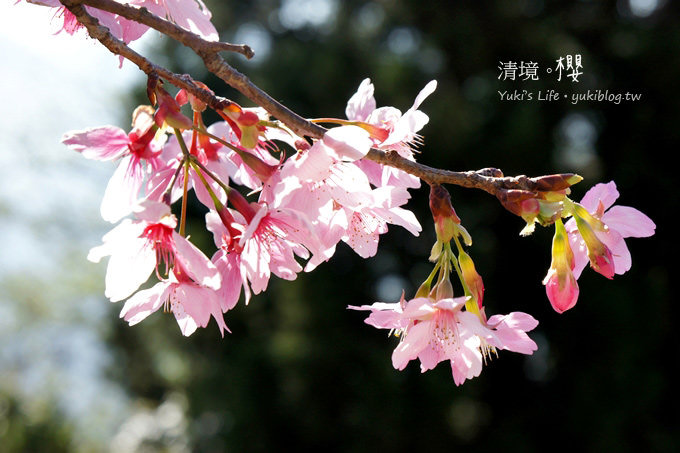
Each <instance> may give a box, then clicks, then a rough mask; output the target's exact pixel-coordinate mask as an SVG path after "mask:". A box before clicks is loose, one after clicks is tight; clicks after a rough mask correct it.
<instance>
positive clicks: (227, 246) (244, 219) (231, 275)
mask: <svg viewBox="0 0 680 453" xmlns="http://www.w3.org/2000/svg"><path fill="white" fill-rule="evenodd" d="M253 206H254V208H253V211H252V212H250V213H248V215H247V216H244V215H242V214H240V213H239V212H238V211H234V210H226V211H225V212H222V215H220V214H218V213H216V212H214V211H213V212H210V213H208V214H207V215H206V224H207V227H208V229H209V230H210V231H212V233H213V235H214V239H215V244H216V245H217V246H218V247H219V250H218V251H217V252H216V253H215V255H214V256H213V259H212V261H213V263H214V264H215V266H217V268H218V269H219V270H220V272H221V273H222V279H223V280H224V281H225V282H229V283H230V284H229V285H227V286H224V287H223V290H222V295H223V296H224V298H225V302H223V309H230V308H232V307H233V306H234V305H235V304H236V302H237V301H238V297H239V295H240V290H241V287H243V290H244V293H245V298H246V303H248V301H249V300H250V291H251V290H252V292H253V293H254V294H258V293H260V292H262V291H264V290H265V289H266V288H267V285H268V283H269V279H270V277H271V274H272V273H273V274H274V275H276V276H277V277H279V278H282V279H285V280H294V279H295V278H296V277H297V274H298V273H299V272H300V271H302V266H301V265H300V263H298V261H297V260H296V256H297V257H300V258H303V259H306V258H309V256H310V251H311V252H312V253H318V252H317V250H318V249H319V242H318V239H317V237H316V235H315V234H314V232H313V228H312V226H311V224H310V223H309V221H308V220H307V219H306V218H305V216H304V215H303V214H302V213H300V212H297V211H294V210H289V209H282V208H279V209H270V208H269V206H268V205H267V204H266V203H262V204H253Z"/></svg>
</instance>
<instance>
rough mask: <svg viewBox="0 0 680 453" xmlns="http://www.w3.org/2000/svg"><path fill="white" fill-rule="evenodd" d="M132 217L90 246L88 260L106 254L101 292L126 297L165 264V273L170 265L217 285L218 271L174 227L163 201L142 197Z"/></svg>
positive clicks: (113, 299) (203, 282)
mask: <svg viewBox="0 0 680 453" xmlns="http://www.w3.org/2000/svg"><path fill="white" fill-rule="evenodd" d="M135 216H136V217H137V219H136V220H131V219H125V220H123V221H122V222H121V223H120V224H119V225H118V226H116V227H115V228H114V229H112V230H111V231H109V232H108V233H107V234H106V235H105V236H104V238H103V242H104V243H103V244H102V245H100V246H98V247H95V248H93V249H92V250H90V253H89V255H88V257H87V258H88V260H90V261H92V262H95V263H98V262H99V261H100V260H101V259H102V258H103V257H105V256H110V259H109V264H108V268H107V271H106V290H105V295H106V297H108V298H109V299H110V300H111V302H117V301H120V300H123V299H126V298H127V297H129V296H130V295H131V294H132V293H133V292H135V291H136V290H137V289H138V288H139V286H140V285H141V284H142V283H144V282H146V281H147V280H148V278H149V276H150V275H151V273H152V272H153V271H154V269H155V270H156V273H157V276H158V277H159V278H161V279H162V278H163V276H162V275H161V274H162V272H161V269H160V266H161V265H162V264H165V273H166V274H167V273H168V272H169V270H170V269H171V268H173V267H174V266H181V268H182V269H184V273H186V274H187V275H188V276H190V277H191V279H192V280H193V281H194V282H196V283H198V284H200V285H202V286H205V287H209V288H214V289H218V288H219V285H220V275H219V273H218V271H217V269H216V268H215V266H214V265H213V264H212V263H211V262H210V260H208V258H207V257H206V256H205V255H204V254H203V252H201V251H200V250H199V249H198V248H196V246H194V245H193V244H192V243H191V242H189V241H188V240H187V239H186V238H185V237H183V236H181V235H179V234H178V233H177V232H176V231H175V230H174V229H175V227H176V226H177V219H176V218H175V216H174V215H172V214H171V213H170V207H169V206H168V205H166V204H163V203H158V202H153V201H144V202H142V203H140V204H139V205H138V206H137V207H136V208H135Z"/></svg>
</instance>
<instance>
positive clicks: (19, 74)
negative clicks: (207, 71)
mask: <svg viewBox="0 0 680 453" xmlns="http://www.w3.org/2000/svg"><path fill="white" fill-rule="evenodd" d="M53 14H54V13H53V10H51V9H50V8H45V7H41V6H36V5H29V4H26V3H23V2H22V3H18V4H15V2H14V1H13V0H11V1H3V2H0V62H1V63H0V64H1V65H2V81H3V84H2V86H1V87H0V96H1V97H2V99H3V101H4V102H3V103H2V106H1V107H0V137H2V138H1V139H0V168H2V169H3V174H4V176H3V177H2V178H0V237H1V238H3V241H2V246H1V247H0V407H2V406H3V403H6V402H3V401H1V400H2V399H3V394H4V395H11V396H12V397H13V398H14V399H15V400H16V401H18V403H19V404H20V410H21V411H22V412H23V414H24V415H25V416H26V417H27V419H28V420H29V421H30V422H33V423H37V422H40V421H41V418H42V417H45V416H47V414H48V413H49V410H50V406H51V405H53V404H54V405H56V407H57V408H58V409H59V410H60V411H61V413H62V414H64V415H65V416H66V417H67V419H68V420H69V421H70V422H71V423H72V424H73V426H74V427H75V429H76V435H75V440H76V442H78V445H77V446H74V451H78V450H88V449H89V450H90V451H92V450H99V449H100V448H101V447H102V442H104V439H106V441H107V442H109V441H111V439H113V440H112V441H115V442H119V445H118V447H117V448H116V450H117V451H126V449H128V447H129V449H131V450H132V449H134V448H135V445H134V442H132V441H133V440H134V439H133V438H131V437H130V436H129V435H128V436H123V437H124V439H123V438H121V436H120V433H121V430H122V429H124V428H125V426H126V425H125V422H126V420H127V421H130V420H134V419H135V417H137V418H139V417H140V413H139V410H138V409H136V408H135V407H133V404H132V403H133V402H132V401H130V399H129V397H128V396H127V395H126V394H125V392H124V390H123V389H121V388H120V387H119V386H118V385H117V384H115V383H114V382H112V381H109V380H108V379H107V378H106V369H107V367H110V366H113V365H115V364H113V363H112V361H113V358H112V356H111V354H110V352H109V351H108V350H107V347H106V344H105V342H104V336H105V334H106V329H107V326H110V324H111V320H110V317H111V312H110V310H109V306H108V304H109V302H107V300H106V299H105V298H104V297H103V281H104V273H105V264H104V263H101V264H93V263H90V262H88V261H87V260H86V256H87V252H88V250H89V249H90V248H91V247H94V246H96V245H99V243H100V242H101V236H102V235H103V234H104V233H105V232H106V231H108V230H109V229H110V228H111V227H112V225H109V224H107V223H106V222H104V221H103V220H101V218H100V217H99V204H100V201H101V197H102V196H103V194H104V188H105V186H106V182H107V180H108V178H109V177H110V175H111V174H112V173H113V171H114V164H113V163H101V162H95V161H88V160H86V159H84V158H83V157H82V156H80V155H78V154H77V153H75V152H73V151H70V150H68V149H67V148H66V147H65V146H64V145H62V144H61V143H60V141H61V137H62V135H63V134H64V133H65V132H67V131H70V130H79V129H85V128H88V127H95V126H101V125H106V124H113V125H116V126H118V127H121V128H124V129H126V130H129V128H130V120H127V119H126V118H130V116H129V115H130V114H131V112H130V113H127V112H125V111H124V110H123V109H124V107H123V104H124V102H122V101H123V100H124V99H125V96H126V92H127V90H128V87H129V86H130V85H131V84H138V85H139V84H141V83H144V75H143V73H141V72H140V71H139V70H137V69H136V68H135V67H134V66H133V65H131V64H130V63H126V64H125V65H124V66H123V68H122V69H120V68H119V66H118V65H119V62H118V58H117V57H115V56H114V55H112V54H110V53H109V52H108V51H107V50H106V49H104V48H103V47H101V46H100V45H99V44H98V43H97V42H95V41H94V40H92V39H89V38H87V37H86V35H85V33H84V32H81V33H79V34H77V35H76V36H69V35H67V34H65V33H61V34H55V32H56V31H57V30H58V28H59V19H58V18H56V19H53ZM151 39H153V37H151ZM143 41H144V40H142V42H140V44H139V45H138V46H137V49H140V47H141V49H143V48H144V46H145V43H144V42H143ZM133 47H134V46H133ZM167 404H170V403H167ZM167 404H166V406H167ZM5 406H6V404H5ZM163 410H164V411H165V412H163V413H167V412H168V408H167V407H164V409H163ZM147 415H148V414H147ZM2 417H3V413H2V411H0V443H1V442H2V440H1V439H2V435H3V426H7V425H6V424H3V423H2V422H3V420H2ZM149 417H151V418H150V419H151V420H153V416H149ZM149 417H147V419H149ZM136 426H137V429H138V430H139V429H140V426H143V425H140V424H139V423H137V424H136ZM4 429H6V428H4ZM121 439H122V440H121ZM120 442H122V443H120ZM126 442H127V443H126Z"/></svg>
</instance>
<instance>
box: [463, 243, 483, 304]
mask: <svg viewBox="0 0 680 453" xmlns="http://www.w3.org/2000/svg"><path fill="white" fill-rule="evenodd" d="M458 264H460V270H461V272H463V280H465V284H466V285H467V287H468V289H469V290H470V292H471V293H472V297H473V298H474V299H475V300H476V301H477V305H478V306H479V308H482V301H483V300H484V282H483V281H482V277H481V276H480V275H479V274H478V273H477V270H476V269H475V263H474V261H472V258H470V255H468V254H467V253H465V252H464V251H462V250H461V252H460V253H459V254H458Z"/></svg>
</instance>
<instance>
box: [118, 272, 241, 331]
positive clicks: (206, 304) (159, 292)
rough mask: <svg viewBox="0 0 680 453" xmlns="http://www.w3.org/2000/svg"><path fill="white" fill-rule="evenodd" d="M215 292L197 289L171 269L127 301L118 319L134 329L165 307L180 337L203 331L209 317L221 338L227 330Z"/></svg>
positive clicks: (202, 288) (193, 283) (203, 288)
mask: <svg viewBox="0 0 680 453" xmlns="http://www.w3.org/2000/svg"><path fill="white" fill-rule="evenodd" d="M216 289H217V288H216V287H215V286H214V285H212V284H211V285H210V286H202V285H199V284H197V283H196V282H195V281H194V280H193V279H192V278H191V277H189V276H188V275H187V273H186V272H176V270H174V269H173V270H172V271H171V272H170V276H169V278H168V279H167V280H163V281H161V282H158V283H156V284H155V285H154V286H153V287H151V288H149V289H145V290H142V291H139V292H137V293H136V294H135V295H134V296H132V297H131V298H130V299H128V300H127V302H125V305H124V306H123V310H122V311H121V312H120V317H121V318H123V319H125V320H126V321H128V323H129V324H130V325H131V326H133V325H135V324H137V323H139V322H141V321H143V320H144V319H146V318H147V317H148V316H149V315H150V314H151V313H153V312H155V311H157V310H158V309H159V308H161V307H164V311H170V312H172V314H173V315H175V319H176V320H177V324H179V327H180V330H181V331H182V334H183V335H184V336H187V337H188V336H189V335H191V334H192V333H194V332H195V331H196V329H197V328H198V327H206V326H207V325H208V322H209V321H210V316H211V315H212V317H213V318H215V321H216V322H217V326H218V327H219V329H220V333H221V334H222V336H223V337H224V331H225V330H226V331H228V332H230V330H229V329H228V328H227V325H226V324H225V323H224V317H223V316H222V310H221V306H220V298H219V295H218V293H217V291H216Z"/></svg>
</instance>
